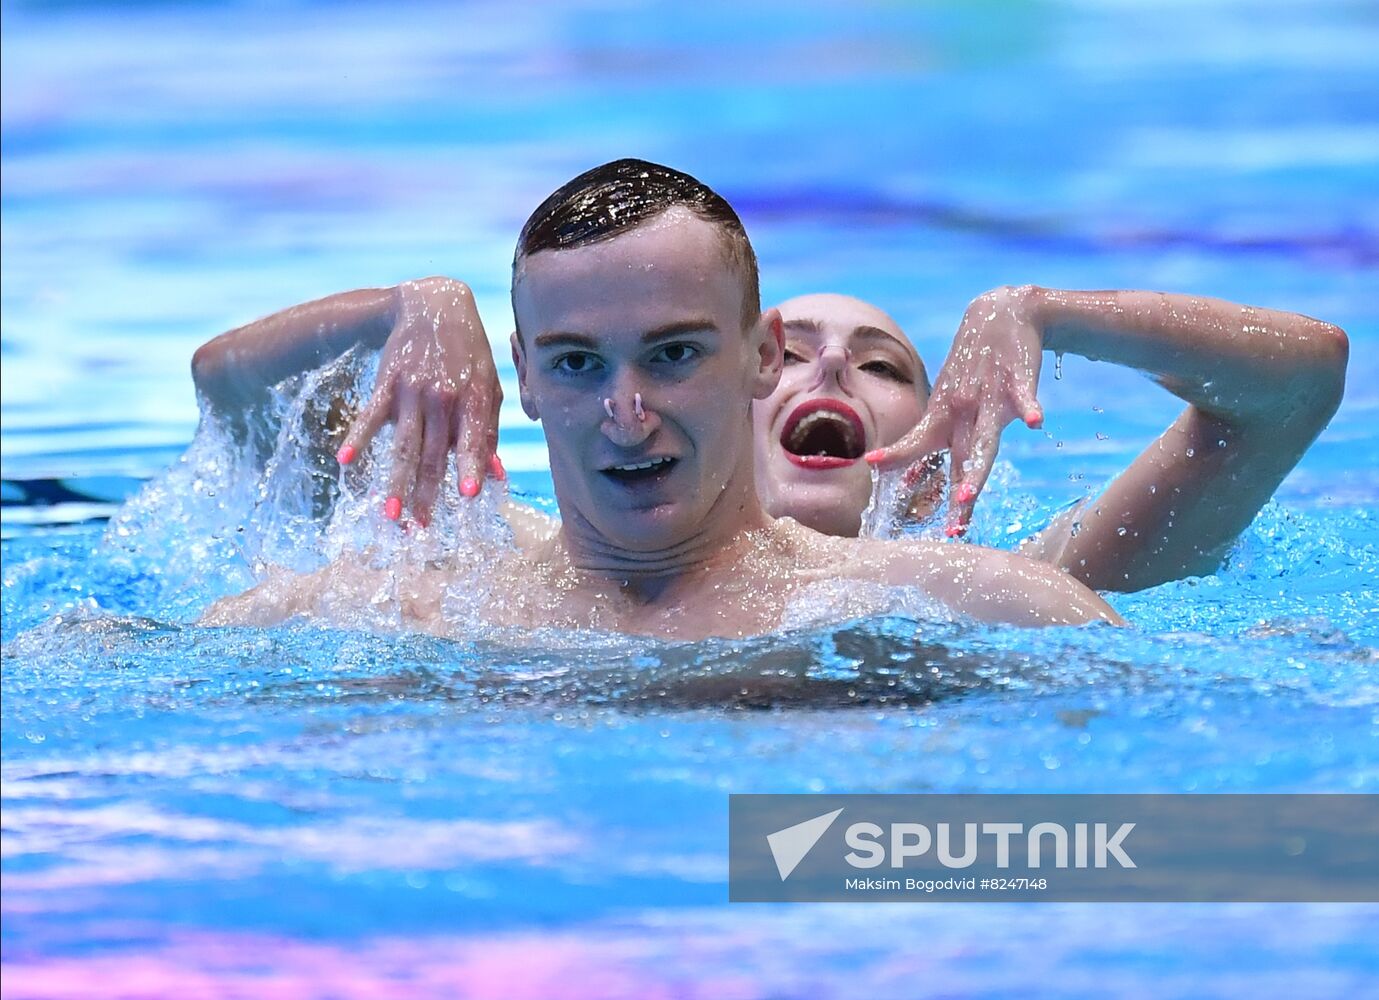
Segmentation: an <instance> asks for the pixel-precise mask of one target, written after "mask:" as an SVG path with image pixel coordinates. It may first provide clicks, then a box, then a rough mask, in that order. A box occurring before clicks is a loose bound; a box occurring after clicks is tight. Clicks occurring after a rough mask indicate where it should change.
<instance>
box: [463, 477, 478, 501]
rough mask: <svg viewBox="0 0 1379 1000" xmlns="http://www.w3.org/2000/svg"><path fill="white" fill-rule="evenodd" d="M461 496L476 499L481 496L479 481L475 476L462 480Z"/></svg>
mask: <svg viewBox="0 0 1379 1000" xmlns="http://www.w3.org/2000/svg"><path fill="white" fill-rule="evenodd" d="M460 494H461V496H467V497H476V496H478V495H479V481H478V480H477V479H475V478H474V477H473V476H465V477H464V478H463V479H461V480H460Z"/></svg>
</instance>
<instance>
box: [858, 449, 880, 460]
mask: <svg viewBox="0 0 1379 1000" xmlns="http://www.w3.org/2000/svg"><path fill="white" fill-rule="evenodd" d="M885 454H886V450H885V449H884V448H877V449H875V450H873V451H869V452H867V453H866V454H865V455H863V456H862V461H864V462H879V461H881V457H882V456H883V455H885Z"/></svg>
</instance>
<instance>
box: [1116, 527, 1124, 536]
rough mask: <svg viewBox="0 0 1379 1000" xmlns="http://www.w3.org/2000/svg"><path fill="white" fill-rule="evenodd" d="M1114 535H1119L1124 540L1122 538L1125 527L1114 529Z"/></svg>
mask: <svg viewBox="0 0 1379 1000" xmlns="http://www.w3.org/2000/svg"><path fill="white" fill-rule="evenodd" d="M1116 534H1117V535H1120V536H1121V537H1122V538H1124V537H1125V525H1123V524H1122V525H1121V526H1120V527H1119V528H1117V529H1116Z"/></svg>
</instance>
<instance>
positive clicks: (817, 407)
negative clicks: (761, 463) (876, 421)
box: [780, 399, 867, 469]
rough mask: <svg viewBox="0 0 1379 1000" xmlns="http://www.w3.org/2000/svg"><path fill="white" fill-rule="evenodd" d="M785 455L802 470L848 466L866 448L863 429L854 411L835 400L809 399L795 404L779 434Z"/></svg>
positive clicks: (860, 455) (860, 420)
mask: <svg viewBox="0 0 1379 1000" xmlns="http://www.w3.org/2000/svg"><path fill="white" fill-rule="evenodd" d="M780 444H781V447H782V448H784V449H785V456H786V458H788V459H790V461H792V462H794V463H795V464H796V465H799V466H803V467H804V468H806V469H836V468H840V467H842V466H844V465H851V464H852V463H853V462H855V461H857V460H858V459H859V458H861V457H862V454H863V453H864V452H865V451H866V450H867V430H866V428H865V427H863V426H862V418H861V417H859V416H858V415H857V411H856V410H854V409H853V408H852V407H850V406H848V405H847V404H846V403H843V402H841V401H839V400H836V399H811V400H809V401H808V402H807V403H801V404H800V405H799V406H797V407H795V410H794V412H792V413H791V414H790V417H789V419H787V420H786V421H785V429H784V430H783V431H781V435H780Z"/></svg>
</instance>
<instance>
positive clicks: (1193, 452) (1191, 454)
mask: <svg viewBox="0 0 1379 1000" xmlns="http://www.w3.org/2000/svg"><path fill="white" fill-rule="evenodd" d="M1196 454H1197V452H1196V451H1195V450H1193V449H1192V448H1189V449H1188V450H1187V457H1188V458H1191V457H1192V456H1193V455H1196Z"/></svg>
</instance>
